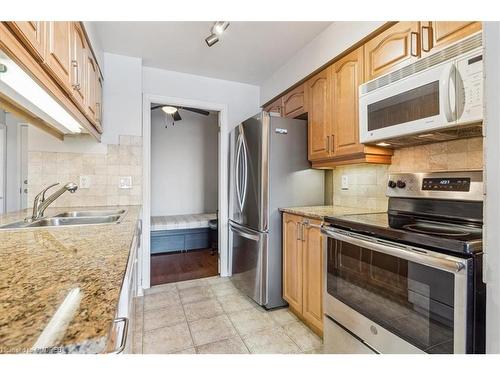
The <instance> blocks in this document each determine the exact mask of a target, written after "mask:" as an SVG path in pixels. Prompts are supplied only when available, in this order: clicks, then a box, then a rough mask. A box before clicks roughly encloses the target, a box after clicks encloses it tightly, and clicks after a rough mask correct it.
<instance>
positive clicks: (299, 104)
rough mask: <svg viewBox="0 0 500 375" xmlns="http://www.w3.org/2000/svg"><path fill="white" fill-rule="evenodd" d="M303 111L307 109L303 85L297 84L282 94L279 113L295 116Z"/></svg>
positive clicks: (284, 115)
mask: <svg viewBox="0 0 500 375" xmlns="http://www.w3.org/2000/svg"><path fill="white" fill-rule="evenodd" d="M305 112H307V110H306V99H305V93H304V85H300V86H297V87H296V88H294V89H293V90H291V91H290V92H288V93H287V94H285V95H283V100H282V110H281V115H282V116H283V117H289V118H296V117H298V116H301V115H303V114H304V113H305Z"/></svg>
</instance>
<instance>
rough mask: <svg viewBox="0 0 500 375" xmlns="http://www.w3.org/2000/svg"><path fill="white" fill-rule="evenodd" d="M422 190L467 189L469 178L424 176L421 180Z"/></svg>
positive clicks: (468, 188)
mask: <svg viewBox="0 0 500 375" xmlns="http://www.w3.org/2000/svg"><path fill="white" fill-rule="evenodd" d="M422 190H438V191H469V190H470V178H469V177H462V178H456V177H455V178H447V177H443V178H424V179H423V180H422Z"/></svg>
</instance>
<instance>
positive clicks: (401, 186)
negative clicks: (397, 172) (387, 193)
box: [396, 180, 406, 189]
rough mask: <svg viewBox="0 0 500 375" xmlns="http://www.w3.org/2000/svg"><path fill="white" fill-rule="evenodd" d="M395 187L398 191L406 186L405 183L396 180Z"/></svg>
mask: <svg viewBox="0 0 500 375" xmlns="http://www.w3.org/2000/svg"><path fill="white" fill-rule="evenodd" d="M396 186H397V187H398V188H400V189H404V187H405V186H406V182H404V181H401V180H398V182H396Z"/></svg>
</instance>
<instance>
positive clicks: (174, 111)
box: [151, 105, 210, 127]
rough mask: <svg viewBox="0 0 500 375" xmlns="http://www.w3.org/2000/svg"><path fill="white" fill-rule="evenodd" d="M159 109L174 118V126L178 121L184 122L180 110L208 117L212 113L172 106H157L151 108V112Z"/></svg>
mask: <svg viewBox="0 0 500 375" xmlns="http://www.w3.org/2000/svg"><path fill="white" fill-rule="evenodd" d="M158 108H161V109H162V110H163V112H165V113H166V114H167V115H171V116H172V120H173V123H172V125H174V124H175V122H176V121H181V120H182V117H181V115H180V114H179V110H180V109H182V110H185V111H190V112H194V113H198V114H200V115H204V116H208V115H209V114H210V112H208V111H205V110H204V109H198V108H191V107H174V106H171V105H155V106H152V107H151V110H152V111H153V110H155V109H158ZM165 127H166V126H165Z"/></svg>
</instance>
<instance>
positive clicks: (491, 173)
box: [483, 22, 500, 354]
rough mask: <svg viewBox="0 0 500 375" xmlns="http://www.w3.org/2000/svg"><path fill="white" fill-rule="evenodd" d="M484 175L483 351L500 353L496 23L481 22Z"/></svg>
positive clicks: (499, 54)
mask: <svg viewBox="0 0 500 375" xmlns="http://www.w3.org/2000/svg"><path fill="white" fill-rule="evenodd" d="M483 28H484V32H483V35H484V46H485V59H484V62H485V77H486V80H485V100H486V102H485V108H486V112H485V121H484V127H485V129H484V130H485V135H486V138H485V144H484V152H485V178H486V180H485V181H486V196H485V213H484V223H485V227H484V239H485V250H484V251H485V255H484V268H483V269H484V280H485V282H486V291H487V293H486V352H487V353H496V354H498V353H500V272H499V270H500V247H499V244H500V232H499V230H498V228H499V227H500V211H499V210H498V208H499V207H500V189H499V188H498V187H499V186H500V164H499V163H498V160H500V149H499V147H498V145H499V144H500V129H499V127H498V124H499V122H500V95H499V93H498V87H500V75H499V74H498V65H499V64H500V23H499V22H484V24H483Z"/></svg>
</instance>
